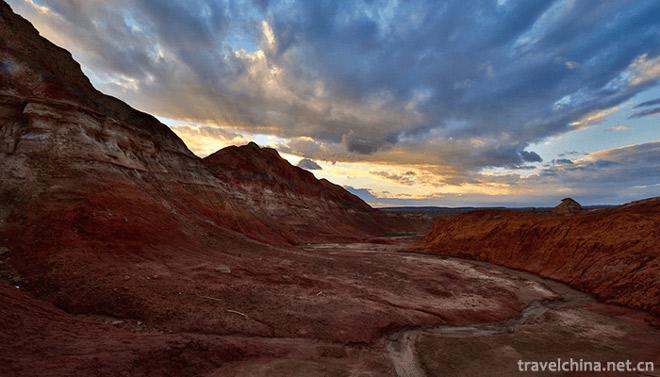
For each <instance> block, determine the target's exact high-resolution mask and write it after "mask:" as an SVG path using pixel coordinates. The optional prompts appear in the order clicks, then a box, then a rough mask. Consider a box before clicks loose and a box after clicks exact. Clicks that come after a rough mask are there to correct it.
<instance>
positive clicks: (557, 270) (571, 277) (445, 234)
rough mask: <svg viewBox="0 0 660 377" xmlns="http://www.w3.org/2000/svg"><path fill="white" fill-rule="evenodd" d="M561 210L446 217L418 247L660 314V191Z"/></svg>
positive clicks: (567, 202)
mask: <svg viewBox="0 0 660 377" xmlns="http://www.w3.org/2000/svg"><path fill="white" fill-rule="evenodd" d="M575 204H576V203H574V202H572V201H570V200H566V199H565V200H563V201H562V204H561V205H560V206H559V207H558V209H560V210H559V211H557V212H559V213H567V212H573V214H572V216H570V217H567V216H562V215H559V214H555V213H543V212H525V211H513V210H481V211H475V212H470V213H466V214H461V215H456V216H450V217H441V218H438V219H436V220H435V222H434V225H433V230H432V231H431V232H430V233H429V234H428V235H427V236H426V238H425V239H424V240H423V241H422V242H421V243H420V244H419V247H420V248H422V249H424V250H426V251H428V252H433V253H442V254H446V255H453V256H459V257H465V258H474V259H479V260H483V261H487V262H491V263H496V264H500V265H503V266H507V267H512V268H516V269H520V270H525V271H530V272H533V273H535V274H540V275H542V276H546V277H550V278H553V279H557V280H559V281H563V282H566V283H568V284H570V285H572V286H573V287H576V288H578V289H580V290H584V291H587V292H591V293H594V294H595V295H596V296H598V297H599V298H601V299H603V300H605V301H607V302H613V303H617V304H621V305H626V306H630V307H634V308H640V309H644V310H647V311H651V312H653V313H655V314H660V281H659V280H658V276H660V198H654V199H649V200H645V201H640V202H634V203H630V204H627V205H623V206H620V207H616V208H608V209H600V210H592V211H578V212H575V208H576V206H575Z"/></svg>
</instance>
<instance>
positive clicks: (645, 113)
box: [628, 107, 660, 119]
mask: <svg viewBox="0 0 660 377" xmlns="http://www.w3.org/2000/svg"><path fill="white" fill-rule="evenodd" d="M658 113H660V107H654V108H652V109H646V110H640V111H638V112H636V113H633V114H632V115H630V116H629V117H628V119H635V118H643V117H647V116H650V115H654V114H658Z"/></svg>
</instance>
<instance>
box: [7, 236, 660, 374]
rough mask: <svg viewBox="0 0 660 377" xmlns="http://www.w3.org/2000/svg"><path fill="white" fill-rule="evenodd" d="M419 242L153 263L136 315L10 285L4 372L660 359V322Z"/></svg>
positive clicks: (353, 369)
mask: <svg viewBox="0 0 660 377" xmlns="http://www.w3.org/2000/svg"><path fill="white" fill-rule="evenodd" d="M410 245H411V240H410V239H408V238H403V237H400V238H387V239H376V240H372V242H368V243H353V244H315V245H307V246H304V247H301V248H298V249H294V250H284V249H283V250H279V252H278V253H277V255H271V254H268V253H266V254H264V255H262V256H261V257H256V256H251V255H250V253H249V252H247V253H246V254H247V255H233V256H231V258H230V256H228V255H223V256H222V258H220V259H222V260H223V263H219V262H218V260H214V259H213V258H209V259H207V260H206V261H200V260H195V259H194V258H193V259H192V260H191V259H190V258H191V257H190V256H189V255H188V256H180V257H179V259H178V260H177V259H176V258H173V259H169V260H167V261H158V260H155V259H154V260H153V261H152V262H151V263H150V264H149V265H148V267H149V268H148V269H149V271H150V273H149V274H146V273H144V269H145V265H144V264H142V265H140V266H139V268H137V269H136V270H134V271H122V272H121V273H125V274H126V276H128V278H126V280H125V282H126V284H125V286H124V287H115V288H117V289H120V290H122V291H123V293H122V294H123V300H128V301H131V300H133V301H135V300H138V299H139V297H143V298H144V297H148V298H149V300H151V301H154V305H160V307H159V308H157V309H153V308H152V309H150V310H151V311H152V312H149V311H147V313H146V314H144V313H142V314H138V315H136V317H135V318H131V317H122V318H117V317H113V316H109V315H106V314H101V313H98V312H95V311H94V310H89V311H85V310H83V308H79V310H77V311H76V312H75V313H74V312H72V311H71V310H70V306H66V305H64V306H62V305H60V306H62V307H63V308H65V309H66V310H62V309H61V308H58V307H56V306H53V305H52V304H49V303H47V302H45V301H42V300H40V299H37V298H34V297H33V296H32V294H30V293H29V292H25V291H24V290H23V289H16V288H15V287H13V286H10V285H9V284H5V283H3V284H2V285H0V302H1V303H2V304H1V305H0V318H2V321H3V322H5V321H6V322H5V323H4V324H2V328H3V329H7V330H6V331H3V333H2V334H0V365H2V370H3V373H2V375H3V376H4V375H8V376H14V375H15V376H34V375H39V376H66V375H73V374H76V375H80V376H86V375H100V376H106V375H107V376H111V375H112V376H117V375H119V376H121V375H127V376H128V375H130V376H160V375H172V376H175V375H176V376H186V375H188V376H479V375H484V376H509V375H512V376H513V375H520V373H519V372H517V360H519V359H522V360H530V361H536V360H554V359H556V358H558V357H561V358H563V359H566V358H569V357H573V358H574V359H578V358H583V359H584V360H602V361H607V360H612V361H619V360H626V359H630V360H633V361H655V362H656V363H658V362H659V361H660V330H658V328H657V327H654V326H653V322H654V321H655V322H656V324H657V318H654V317H652V316H649V315H647V314H644V313H642V312H636V311H632V310H629V309H624V308H621V307H616V306H611V305H605V304H600V303H598V302H596V301H595V300H593V299H592V298H591V297H589V296H588V295H585V294H583V293H580V292H577V291H575V290H573V289H571V288H568V287H566V286H565V285H562V284H559V283H556V282H554V281H550V280H547V279H542V278H539V277H535V276H531V275H529V274H526V273H522V272H517V271H513V270H509V269H505V268H502V267H498V266H494V265H490V264H486V263H480V262H474V261H467V260H461V259H456V258H446V257H442V256H434V255H423V254H416V253H412V252H409V251H407V250H408V247H409V246H410ZM138 271H143V272H142V275H140V274H139V273H138ZM158 271H160V272H158ZM156 272H158V273H156ZM107 273H108V274H117V273H119V272H118V271H107ZM154 276H155V278H154ZM147 278H148V279H147ZM138 280H139V282H138ZM152 280H153V281H156V282H158V284H156V285H153V286H150V285H149V284H150V283H152ZM163 281H164V282H163ZM136 282H138V284H136ZM81 289H82V288H81ZM173 292H175V293H173ZM232 292H237V293H238V292H240V296H239V295H237V294H232ZM147 293H149V294H151V296H149V295H148V294H147ZM155 294H162V295H175V296H176V297H174V298H173V297H165V298H157V297H153V295H155ZM656 370H657V368H656ZM655 373H656V374H655V375H658V374H657V373H658V372H655ZM599 375H608V374H603V373H600V374H599ZM626 375H654V374H648V373H647V374H636V373H628V374H626Z"/></svg>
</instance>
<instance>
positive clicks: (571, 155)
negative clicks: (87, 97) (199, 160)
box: [8, 0, 660, 206]
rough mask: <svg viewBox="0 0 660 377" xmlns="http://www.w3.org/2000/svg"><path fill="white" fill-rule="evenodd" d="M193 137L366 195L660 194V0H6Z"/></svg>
mask: <svg viewBox="0 0 660 377" xmlns="http://www.w3.org/2000/svg"><path fill="white" fill-rule="evenodd" d="M8 2H9V4H10V5H11V6H12V8H13V9H14V11H16V12H17V13H18V14H20V15H22V16H23V17H25V18H27V19H28V20H29V21H31V22H32V23H33V24H34V25H35V27H36V28H37V29H38V30H39V31H40V33H41V34H42V35H43V36H45V37H46V38H48V39H49V40H51V41H52V42H54V43H55V44H57V45H59V46H62V47H64V48H66V49H67V50H69V51H70V52H71V53H72V54H73V56H74V58H75V59H76V60H77V61H78V62H79V63H80V64H81V66H82V69H83V71H84V72H85V74H86V75H87V76H88V77H89V78H90V80H91V81H92V83H93V84H94V85H95V86H96V87H97V88H98V89H99V90H101V91H103V92H105V93H108V94H110V95H113V96H116V97H118V98H120V99H122V100H124V101H125V102H127V103H129V104H130V105H131V106H133V107H135V108H137V109H140V110H142V111H145V112H148V113H151V114H153V115H155V116H156V117H158V118H159V119H160V120H161V121H162V122H163V123H165V124H167V125H168V126H170V127H171V128H172V129H173V130H174V132H176V133H177V134H178V135H179V136H180V137H181V138H182V139H183V140H184V141H185V142H186V144H187V145H188V147H189V148H190V149H191V150H192V151H193V152H195V153H196V154H197V155H199V156H205V155H208V154H210V153H213V152H214V151H216V150H218V149H220V148H222V147H225V146H228V145H232V144H238V145H240V144H244V143H246V142H248V141H250V140H254V141H256V142H257V143H258V144H260V145H264V146H271V147H273V148H276V149H277V150H278V151H279V152H280V154H281V155H282V156H283V157H285V158H287V159H288V160H289V161H290V162H292V163H293V164H300V166H301V167H303V168H305V169H308V170H310V171H311V172H313V173H314V174H315V175H316V176H317V177H319V178H321V177H323V178H327V179H329V180H331V181H333V182H335V183H337V184H340V185H343V186H344V187H346V188H347V189H348V190H349V191H351V192H353V193H355V194H356V195H358V196H360V197H362V198H363V199H365V200H366V201H368V202H369V203H370V204H372V205H374V206H406V205H416V206H418V205H424V206H468V205H473V206H490V205H507V206H530V205H534V206H548V205H554V204H556V203H557V202H558V201H559V200H560V199H562V198H564V197H573V198H574V199H576V200H578V201H579V202H581V203H582V204H590V205H593V204H617V203H623V202H628V201H632V200H637V199H642V198H646V197H651V196H658V195H660V21H658V20H660V2H658V1H655V0H648V1H644V0H637V1H617V0H611V1H602V2H594V1H588V0H563V1H542V0H539V1H527V0H525V1H514V0H489V1H478V0H475V1H470V2H466V1H460V0H456V1H446V2H438V1H431V0H428V1H421V0H410V1H389V0H369V1H333V2H330V1H321V0H319V1H306V0H301V1H295V0H287V1H269V0H252V1H248V0H245V1H241V0H234V1H219V0H218V1H216V0H207V1H205V0H178V1H177V0H170V1H153V0H115V1H112V2H108V1H101V0H9V1H8Z"/></svg>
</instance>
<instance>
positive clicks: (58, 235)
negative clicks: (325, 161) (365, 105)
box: [0, 2, 660, 377]
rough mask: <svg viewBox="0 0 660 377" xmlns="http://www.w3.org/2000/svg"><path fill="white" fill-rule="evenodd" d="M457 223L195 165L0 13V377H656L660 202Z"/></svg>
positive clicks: (276, 164)
mask: <svg viewBox="0 0 660 377" xmlns="http://www.w3.org/2000/svg"><path fill="white" fill-rule="evenodd" d="M455 212H456V213H452V211H451V210H445V211H443V213H427V212H415V211H384V210H379V209H377V208H374V207H372V206H370V205H369V204H368V203H366V202H365V201H364V200H362V199H361V198H359V197H358V196H356V195H354V194H352V193H350V192H349V191H347V189H345V188H344V187H342V186H340V185H337V184H334V183H332V182H330V181H329V180H327V179H324V178H322V179H317V178H316V177H315V175H314V174H312V173H311V172H310V171H308V170H305V169H303V168H300V167H298V166H294V165H292V164H291V163H289V162H288V161H287V160H286V159H285V158H283V157H282V156H281V155H280V153H278V151H277V150H276V149H273V148H270V147H265V146H263V147H262V146H259V145H258V144H257V143H255V142H249V143H246V144H245V145H242V146H228V147H226V148H223V149H220V150H218V151H216V152H215V153H212V154H210V155H208V156H207V157H204V158H200V157H198V156H197V155H196V154H194V153H193V152H191V150H189V148H188V147H187V146H186V144H185V143H184V141H183V140H182V139H181V138H180V137H179V136H177V134H175V133H174V132H173V131H172V130H171V129H170V128H169V127H168V126H166V125H164V124H163V123H161V122H160V121H159V120H158V119H157V118H155V117H153V116H151V115H149V114H146V113H144V112H141V111H138V110H135V109H134V108H132V107H130V106H129V105H127V104H126V103H124V102H122V101H121V100H119V99H117V98H114V97H111V96H108V95H105V94H103V93H101V92H100V91H98V90H97V89H95V88H94V86H93V85H92V83H91V82H90V80H89V79H88V78H87V77H86V76H85V74H83V71H82V70H81V67H80V65H79V64H78V63H77V62H76V61H75V60H74V59H73V57H72V55H71V54H70V53H69V52H68V51H67V50H65V49H63V48H61V47H58V46H56V45H55V44H53V43H51V42H50V41H48V40H47V39H46V38H44V37H42V36H40V34H39V32H38V31H37V29H35V27H34V26H32V24H31V23H30V22H28V21H27V20H25V19H24V18H22V17H21V16H18V15H17V14H15V13H14V12H13V11H12V9H11V8H10V6H9V5H7V4H6V3H4V2H2V3H1V4H0V376H3V377H4V376H7V377H9V376H44V377H45V376H207V377H211V376H217V377H220V376H243V377H247V376H272V377H276V376H345V377H349V376H353V377H367V376H391V377H414V376H417V377H424V376H428V377H430V376H517V375H524V373H522V372H521V371H520V370H519V369H518V364H517V361H518V360H541V361H543V360H554V359H557V358H562V359H569V358H573V359H584V360H593V361H602V362H606V361H621V360H632V361H634V362H651V363H654V365H655V372H653V371H652V370H651V371H649V370H645V371H638V372H628V373H624V374H617V373H616V372H604V373H595V372H594V373H579V375H607V376H609V375H636V376H657V375H660V374H659V373H660V321H659V318H660V317H659V316H660V197H654V198H648V199H645V200H639V201H634V202H631V203H627V204H622V205H617V206H611V207H607V208H588V207H584V208H583V207H582V206H580V204H578V203H577V202H575V201H573V200H572V199H568V198H567V199H565V200H563V201H562V202H561V203H557V207H555V208H536V209H532V208H530V209H522V210H521V209H518V210H513V209H505V208H498V209H487V208H481V209H475V210H460V211H459V210H456V211H455ZM536 374H538V373H536ZM555 374H559V375H572V374H562V373H555ZM576 375H578V374H576Z"/></svg>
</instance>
